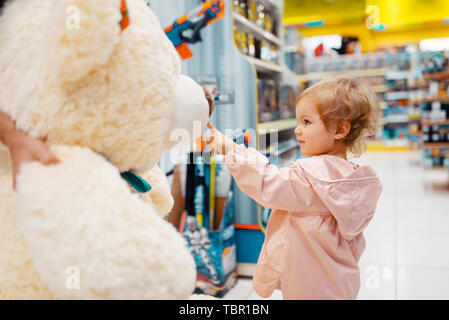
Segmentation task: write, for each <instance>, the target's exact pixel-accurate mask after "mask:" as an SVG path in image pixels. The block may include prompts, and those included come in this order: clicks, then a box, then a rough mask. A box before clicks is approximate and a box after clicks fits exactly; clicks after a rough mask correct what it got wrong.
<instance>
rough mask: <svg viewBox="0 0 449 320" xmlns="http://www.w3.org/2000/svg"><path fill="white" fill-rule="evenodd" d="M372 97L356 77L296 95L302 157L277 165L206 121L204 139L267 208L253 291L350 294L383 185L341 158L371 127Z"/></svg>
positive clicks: (357, 149) (297, 295)
mask: <svg viewBox="0 0 449 320" xmlns="http://www.w3.org/2000/svg"><path fill="white" fill-rule="evenodd" d="M376 107H377V100H376V98H375V96H374V95H373V94H371V93H370V92H369V91H367V90H366V89H365V88H364V87H362V86H360V85H358V84H357V83H356V82H355V81H354V80H351V79H349V78H346V77H338V78H334V79H330V80H324V81H321V82H319V83H317V84H315V85H314V86H312V87H310V88H308V89H307V90H305V91H304V92H302V93H301V94H300V95H299V96H298V98H297V101H296V118H297V120H298V126H297V127H296V129H295V134H296V137H297V139H298V142H299V145H300V147H301V153H302V154H303V155H306V156H309V157H308V158H302V159H299V160H297V161H295V162H294V163H292V164H291V165H290V167H285V168H280V169H279V168H278V167H276V166H275V165H273V164H270V163H269V162H268V159H267V158H266V157H264V156H263V155H262V154H260V153H259V152H257V151H256V150H255V149H252V148H249V149H246V148H244V147H243V146H241V145H237V144H235V143H234V142H233V141H232V140H231V139H229V138H228V137H226V136H225V135H223V134H222V133H221V132H219V131H217V130H216V129H215V128H214V127H213V126H212V124H209V125H208V126H209V128H210V130H211V136H210V137H207V138H206V143H207V144H208V146H209V147H210V148H211V149H212V151H215V152H220V153H222V154H224V155H225V162H226V164H227V165H228V167H229V169H230V171H231V173H232V175H233V177H234V179H235V181H236V183H237V184H238V186H239V187H240V189H241V190H242V191H243V192H244V193H246V194H247V195H248V196H250V197H251V198H253V199H254V200H255V201H256V202H258V203H259V204H260V205H262V206H264V207H266V208H270V209H273V210H272V213H271V216H270V219H269V221H268V226H267V234H266V238H265V242H264V244H263V247H262V251H261V253H260V256H259V260H258V262H257V267H256V272H255V274H254V279H253V288H254V290H255V291H256V292H257V293H258V294H259V295H260V296H262V297H264V298H266V297H269V296H270V295H271V294H272V292H273V290H274V289H280V290H282V294H283V297H284V298H285V299H356V298H357V294H358V291H359V288H360V272H359V267H358V261H359V259H360V256H361V254H362V252H363V251H364V249H365V238H364V236H363V229H364V228H365V227H366V226H367V225H368V223H369V222H370V220H371V219H372V217H373V215H374V211H375V209H376V204H377V200H378V199H379V196H380V194H381V190H382V186H381V183H380V180H379V178H378V177H377V175H376V173H375V172H374V170H373V169H372V168H371V167H369V166H362V167H359V166H358V165H355V164H353V163H352V162H349V161H348V160H347V154H348V153H352V154H354V155H356V156H359V155H360V154H361V152H362V149H363V146H364V144H363V138H365V137H366V136H367V135H369V134H370V133H373V132H374V130H375V128H376V118H377V112H376Z"/></svg>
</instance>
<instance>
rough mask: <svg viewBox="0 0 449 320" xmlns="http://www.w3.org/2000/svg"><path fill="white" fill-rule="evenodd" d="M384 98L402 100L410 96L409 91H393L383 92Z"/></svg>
mask: <svg viewBox="0 0 449 320" xmlns="http://www.w3.org/2000/svg"><path fill="white" fill-rule="evenodd" d="M384 97H385V100H404V99H408V98H409V97H410V92H409V91H394V92H387V93H385V96H384Z"/></svg>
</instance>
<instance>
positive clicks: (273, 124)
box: [257, 119, 298, 131]
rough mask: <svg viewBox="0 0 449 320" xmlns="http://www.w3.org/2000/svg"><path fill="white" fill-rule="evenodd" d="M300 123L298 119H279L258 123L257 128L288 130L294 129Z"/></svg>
mask: <svg viewBox="0 0 449 320" xmlns="http://www.w3.org/2000/svg"><path fill="white" fill-rule="evenodd" d="M297 125H298V121H297V120H296V119H286V120H277V121H270V122H263V123H259V124H258V125H257V130H258V131H259V130H262V131H263V130H266V131H269V130H278V131H282V130H288V129H293V128H295V127H296V126H297Z"/></svg>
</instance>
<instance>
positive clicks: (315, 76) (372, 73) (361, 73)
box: [298, 69, 385, 82]
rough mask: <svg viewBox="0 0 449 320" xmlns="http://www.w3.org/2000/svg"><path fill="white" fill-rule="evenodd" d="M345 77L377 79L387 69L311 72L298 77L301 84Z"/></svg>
mask: <svg viewBox="0 0 449 320" xmlns="http://www.w3.org/2000/svg"><path fill="white" fill-rule="evenodd" d="M340 75H345V76H348V77H376V76H384V75H385V69H364V70H346V71H344V70H342V71H331V72H311V73H307V74H303V75H299V76H298V80H299V81H300V82H307V81H312V80H320V79H323V78H327V77H335V76H340Z"/></svg>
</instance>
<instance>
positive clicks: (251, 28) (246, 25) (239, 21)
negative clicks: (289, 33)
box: [234, 12, 284, 47]
mask: <svg viewBox="0 0 449 320" xmlns="http://www.w3.org/2000/svg"><path fill="white" fill-rule="evenodd" d="M234 23H235V24H236V26H237V27H238V28H239V29H240V30H242V31H246V32H249V33H252V34H253V35H255V36H256V37H258V38H260V39H263V40H267V41H269V42H271V43H273V44H275V45H277V46H279V47H280V46H282V45H283V44H284V42H283V41H282V40H281V39H280V38H278V37H276V36H275V35H274V34H272V33H271V32H268V31H266V30H264V29H262V28H261V27H259V26H258V25H257V24H255V23H254V22H252V21H250V20H248V19H247V18H245V17H244V16H242V15H240V14H238V13H235V12H234Z"/></svg>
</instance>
